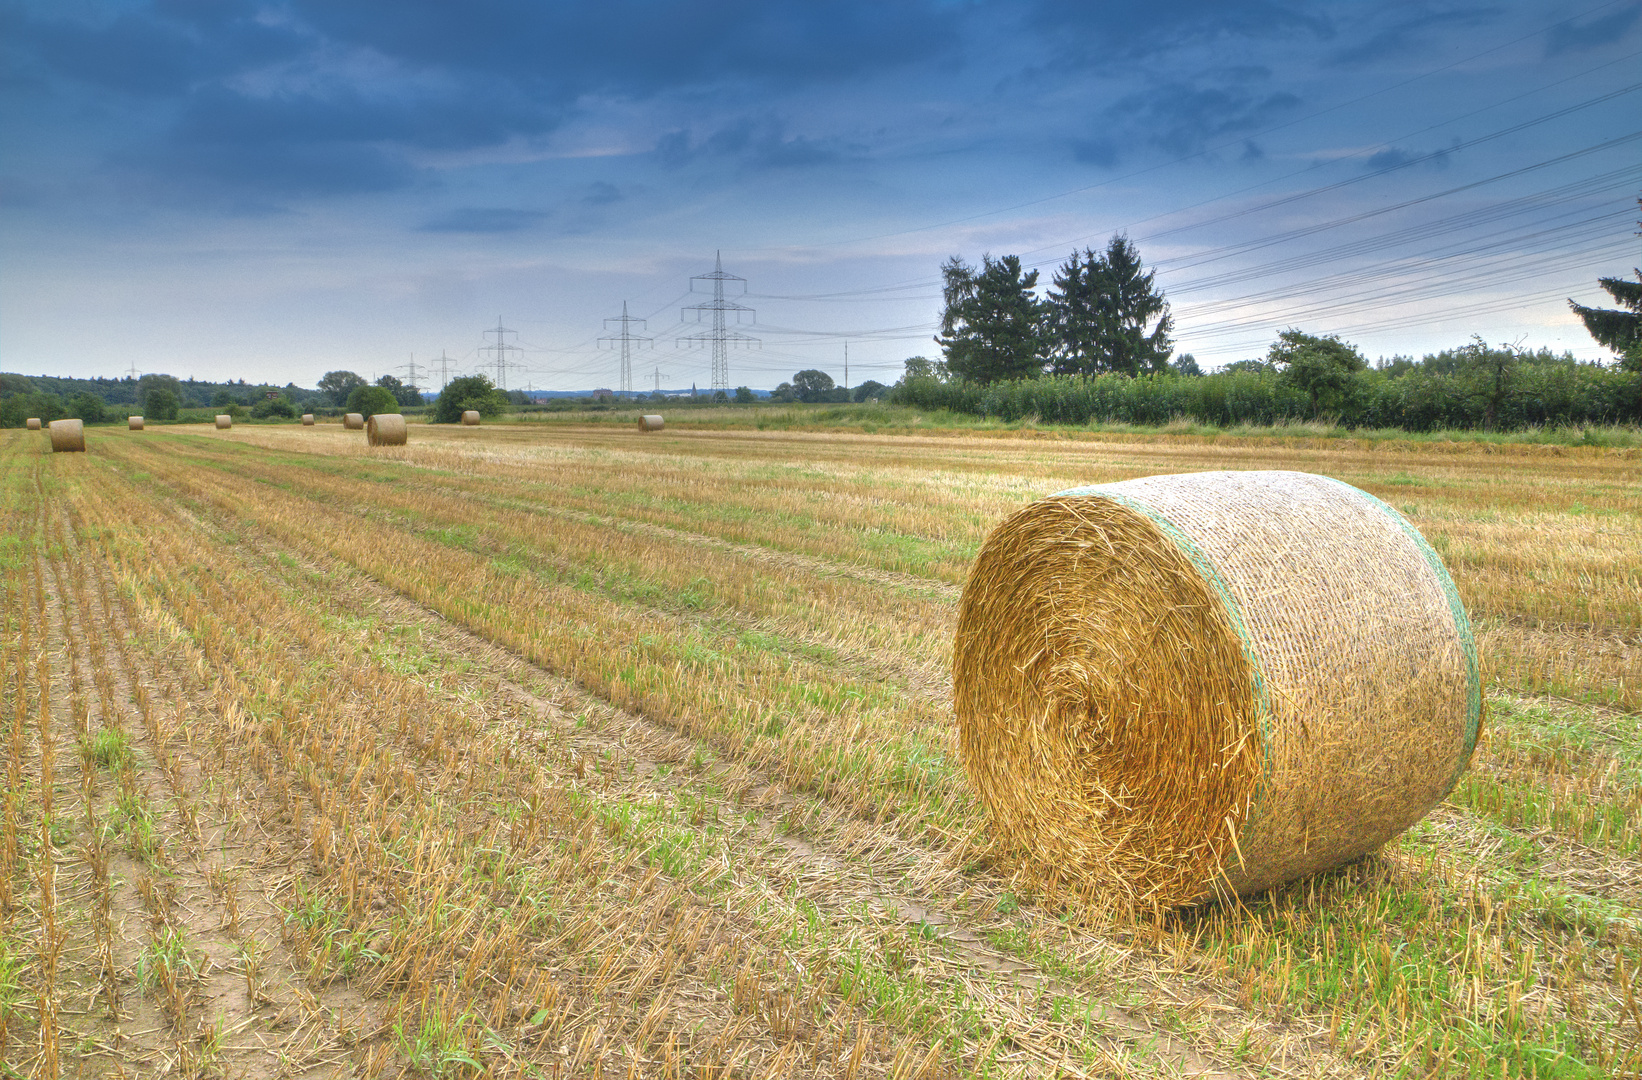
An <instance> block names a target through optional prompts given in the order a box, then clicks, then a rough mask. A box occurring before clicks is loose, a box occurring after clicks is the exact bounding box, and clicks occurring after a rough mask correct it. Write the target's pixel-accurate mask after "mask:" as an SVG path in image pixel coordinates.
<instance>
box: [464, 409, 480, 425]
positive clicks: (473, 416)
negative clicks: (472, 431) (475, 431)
mask: <svg viewBox="0 0 1642 1080" xmlns="http://www.w3.org/2000/svg"><path fill="white" fill-rule="evenodd" d="M462 423H464V424H466V425H467V426H468V427H474V426H476V425H477V424H478V423H479V410H478V409H463V410H462Z"/></svg>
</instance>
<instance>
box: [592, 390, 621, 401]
mask: <svg viewBox="0 0 1642 1080" xmlns="http://www.w3.org/2000/svg"><path fill="white" fill-rule="evenodd" d="M615 396H616V392H615V391H614V390H611V389H610V388H609V387H604V386H601V387H599V388H598V389H597V390H595V391H593V400H595V401H609V400H611V399H612V398H614V397H615Z"/></svg>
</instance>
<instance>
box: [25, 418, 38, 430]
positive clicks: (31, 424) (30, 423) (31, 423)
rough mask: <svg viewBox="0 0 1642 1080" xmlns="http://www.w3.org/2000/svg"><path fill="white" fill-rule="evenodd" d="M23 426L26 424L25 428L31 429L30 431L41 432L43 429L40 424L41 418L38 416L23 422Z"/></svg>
mask: <svg viewBox="0 0 1642 1080" xmlns="http://www.w3.org/2000/svg"><path fill="white" fill-rule="evenodd" d="M23 424H24V426H25V427H27V428H28V429H29V430H30V431H39V430H40V427H41V424H40V418H39V417H38V416H31V417H29V418H28V419H27V420H25V421H24V422H23Z"/></svg>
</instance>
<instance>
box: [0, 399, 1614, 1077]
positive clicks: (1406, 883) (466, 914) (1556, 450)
mask: <svg viewBox="0 0 1642 1080" xmlns="http://www.w3.org/2000/svg"><path fill="white" fill-rule="evenodd" d="M88 444H89V451H90V452H88V453H86V454H83V455H81V454H58V455H52V454H50V453H49V449H48V447H47V444H46V443H45V441H44V439H43V438H42V437H41V436H40V435H39V434H38V433H25V432H11V431H8V432H4V433H0V678H3V680H4V681H3V686H4V690H5V693H4V700H3V701H0V737H3V741H4V743H5V749H4V751H3V754H0V759H3V760H0V770H3V771H4V789H3V790H4V800H5V802H4V807H3V811H4V833H3V836H0V1063H3V1070H4V1075H5V1076H8V1077H9V1076H40V1077H54V1076H59V1075H61V1076H82V1075H83V1076H131V1075H162V1074H167V1075H168V1074H173V1073H174V1074H176V1075H179V1076H185V1077H189V1076H218V1075H221V1076H248V1077H276V1076H333V1075H334V1076H341V1075H358V1076H367V1077H374V1076H396V1075H411V1076H432V1077H460V1076H478V1075H492V1076H498V1077H512V1076H542V1077H559V1076H607V1077H618V1076H629V1075H634V1076H645V1077H679V1078H684V1077H702V1078H706V1077H714V1078H719V1077H764V1076H772V1077H783V1076H793V1077H811V1076H819V1077H876V1076H892V1077H916V1076H924V1077H936V1076H958V1075H981V1076H1056V1075H1065V1076H1082V1075H1088V1076H1113V1075H1136V1076H1154V1075H1162V1076H1176V1075H1212V1076H1231V1077H1245V1076H1464V1077H1479V1078H1480V1077H1501V1076H1539V1077H1582V1076H1593V1077H1594V1076H1637V1075H1642V1049H1639V1047H1642V975H1638V969H1639V968H1642V928H1639V920H1642V541H1639V537H1642V452H1638V451H1636V450H1634V449H1632V450H1618V451H1615V450H1591V449H1582V448H1561V447H1538V446H1534V447H1510V446H1506V447H1498V446H1492V445H1480V444H1479V445H1448V444H1427V445H1413V444H1396V443H1376V444H1363V445H1354V444H1351V443H1349V442H1345V441H1339V440H1334V441H1330V442H1327V443H1323V442H1318V443H1315V444H1314V443H1308V442H1307V440H1305V439H1303V438H1301V439H1291V440H1281V439H1269V438H1245V439H1237V438H1221V439H1205V438H1199V437H1169V436H1158V437H1150V438H1147V437H1136V436H1122V437H1109V438H1105V439H1097V438H1089V439H1081V440H1080V439H1070V438H1028V437H1022V436H1019V435H1015V436H1010V437H998V438H993V437H982V436H979V435H973V434H972V435H959V434H950V435H947V436H942V435H938V434H937V435H929V436H906V435H865V434H839V433H804V432H759V431H754V430H745V429H744V430H730V431H717V432H711V431H692V432H682V433H681V432H672V431H668V432H663V433H659V434H651V435H639V434H638V433H636V432H631V431H628V430H612V429H609V428H602V429H601V428H577V427H574V426H571V425H539V424H538V425H529V426H487V427H482V428H478V429H437V428H428V427H422V426H415V427H413V428H412V429H411V441H410V445H409V446H407V447H404V448H392V449H377V450H371V449H369V448H367V447H366V446H365V445H364V440H363V439H362V437H361V436H360V435H359V434H358V433H351V432H343V431H342V430H341V429H340V428H339V427H335V426H326V425H322V426H320V427H318V428H310V429H302V428H297V427H279V428H274V427H265V428H249V429H247V428H239V429H234V430H231V431H226V432H217V431H202V430H198V429H194V430H189V429H183V428H173V429H163V428H162V429H157V430H150V431H146V432H130V433H128V432H125V431H105V430H94V431H93V432H91V433H90V435H89V436H88ZM1218 468H1231V469H1243V468H1284V469H1300V470H1304V471H1310V472H1320V473H1326V474H1328V475H1331V476H1335V477H1338V478H1339V479H1341V480H1344V481H1346V482H1348V483H1352V484H1355V485H1357V486H1359V487H1362V488H1364V489H1366V490H1367V491H1369V492H1371V493H1373V494H1375V495H1377V496H1379V497H1380V498H1382V499H1384V500H1386V501H1387V502H1389V503H1391V504H1392V505H1393V506H1396V507H1397V508H1399V509H1400V510H1402V511H1403V512H1404V513H1405V514H1407V515H1408V516H1409V517H1410V518H1411V520H1412V521H1413V522H1414V524H1415V525H1416V526H1418V527H1419V528H1420V529H1421V530H1422V531H1423V532H1424V533H1425V535H1426V536H1427V537H1428V538H1429V539H1430V540H1431V542H1432V543H1433V545H1434V546H1435V547H1436V548H1437V550H1438V551H1439V552H1440V553H1441V554H1442V555H1443V556H1444V558H1445V559H1446V560H1447V561H1448V564H1449V566H1450V569H1451V570H1452V572H1453V574H1454V577H1455V580H1456V583H1457V585H1458V587H1459V590H1460V593H1461V595H1462V597H1463V598H1464V600H1465V602H1466V604H1467V607H1468V608H1469V610H1470V611H1471V613H1472V616H1473V619H1474V620H1475V621H1476V623H1477V629H1478V639H1479V645H1480V647H1481V652H1482V655H1483V658H1484V664H1485V668H1486V672H1485V674H1486V678H1487V680H1488V687H1489V688H1488V706H1489V716H1488V718H1487V726H1486V729H1485V738H1484V742H1483V745H1482V746H1481V748H1480V751H1479V755H1478V759H1477V762H1476V766H1475V768H1474V769H1473V770H1472V772H1471V773H1469V774H1468V775H1467V776H1466V778H1465V779H1463V780H1462V782H1461V783H1460V785H1459V787H1458V788H1456V790H1455V791H1454V792H1453V793H1452V795H1451V796H1450V798H1449V800H1448V802H1446V803H1445V804H1444V805H1442V806H1440V807H1439V808H1438V809H1437V810H1435V811H1434V812H1433V813H1432V814H1431V816H1430V817H1429V818H1427V819H1426V821H1424V822H1422V823H1421V824H1420V825H1418V826H1416V827H1415V828H1414V829H1413V830H1411V831H1410V833H1409V834H1407V835H1406V836H1405V837H1403V838H1401V839H1399V840H1398V841H1396V842H1394V843H1393V844H1391V845H1389V846H1388V847H1387V848H1386V849H1385V850H1384V851H1383V852H1382V853H1380V854H1379V855H1377V856H1375V857H1372V858H1370V859H1368V860H1365V861H1363V862H1360V863H1357V864H1355V865H1353V866H1350V867H1347V868H1344V869H1342V870H1340V871H1336V872H1334V873H1331V874H1327V875H1324V876H1321V877H1318V878H1314V879H1310V880H1307V881H1304V882H1300V883H1297V884H1295V885H1293V886H1290V887H1288V888H1285V889H1282V890H1279V891H1277V892H1274V893H1272V894H1268V895H1266V896H1263V897H1260V898H1258V899H1255V900H1252V901H1250V902H1248V903H1247V905H1246V906H1237V905H1233V906H1213V905H1211V906H1208V907H1204V908H1201V909H1196V910H1190V911H1184V912H1178V913H1174V914H1172V915H1169V916H1168V917H1165V918H1161V919H1155V920H1143V921H1141V922H1138V923H1136V922H1133V921H1122V920H1114V919H1111V918H1108V917H1106V915H1105V914H1104V913H1103V912H1101V911H1099V910H1097V909H1092V908H1090V907H1088V906H1087V905H1084V904H1079V903H1068V902H1066V901H1064V900H1062V899H1058V898H1056V897H1053V896H1043V895H1040V894H1039V893H1037V892H1036V891H1034V887H1033V886H1032V884H1031V880H1032V879H1031V878H1030V876H1029V875H1025V876H1023V875H1021V874H1018V873H1017V871H1018V870H1019V869H1020V868H1019V867H1018V866H1017V865H1016V864H1015V863H1014V862H1013V861H1012V858H1011V854H1010V853H1009V852H1008V851H1003V850H999V849H998V848H997V847H996V846H995V845H994V844H993V843H992V842H991V840H990V839H989V835H988V831H987V827H986V818H985V813H984V811H983V809H982V808H981V807H980V806H979V805H978V804H977V803H976V802H975V800H974V799H973V797H972V796H971V794H970V792H969V789H968V785H967V783H966V782H965V779H964V777H963V773H962V769H961V767H960V765H959V763H958V761H957V759H956V755H955V753H954V746H955V738H954V732H953V728H952V718H951V709H950V703H949V686H948V676H947V665H948V660H949V656H950V650H951V636H952V631H953V623H954V618H955V612H956V607H957V598H958V595H959V592H960V590H961V587H962V583H963V580H964V575H965V573H966V570H967V567H968V565H969V563H970V562H971V560H972V559H973V557H974V555H975V553H976V551H977V549H978V547H979V545H980V543H981V541H982V540H983V539H984V537H985V535H986V533H987V531H988V530H989V529H990V528H991V527H992V526H993V525H995V524H996V523H997V522H998V521H1000V520H1001V519H1002V518H1003V517H1004V516H1006V515H1007V514H1008V513H1010V512H1011V511H1012V510H1014V509H1015V508H1017V507H1019V506H1020V505H1021V504H1022V503H1023V502H1025V501H1026V500H1029V499H1032V498H1035V497H1037V496H1040V495H1043V494H1047V493H1050V492H1053V491H1056V490H1059V489H1061V488H1065V487H1070V486H1074V485H1078V484H1086V483H1094V482H1100V481H1106V480H1117V479H1124V478H1128V477H1134V476H1144V475H1150V474H1153V473H1160V472H1181V471H1192V470H1199V469H1218ZM1300 541H1301V542H1303V538H1300ZM1366 554H1367V553H1365V555H1366Z"/></svg>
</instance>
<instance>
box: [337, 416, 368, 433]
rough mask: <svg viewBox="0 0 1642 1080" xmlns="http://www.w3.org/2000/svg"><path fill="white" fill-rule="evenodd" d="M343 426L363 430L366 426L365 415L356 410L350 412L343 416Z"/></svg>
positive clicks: (350, 429)
mask: <svg viewBox="0 0 1642 1080" xmlns="http://www.w3.org/2000/svg"><path fill="white" fill-rule="evenodd" d="M342 426H343V427H345V428H347V429H348V430H349V431H361V430H363V429H364V427H365V417H364V416H362V415H361V414H359V413H356V412H351V413H348V414H347V415H346V416H344V417H343V418H342Z"/></svg>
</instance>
